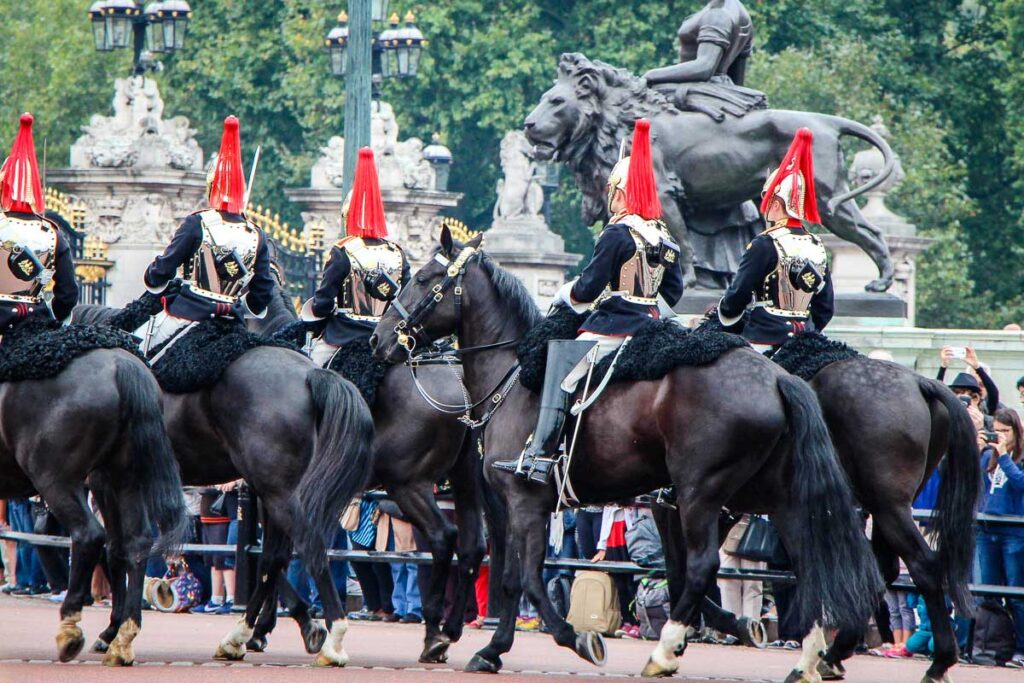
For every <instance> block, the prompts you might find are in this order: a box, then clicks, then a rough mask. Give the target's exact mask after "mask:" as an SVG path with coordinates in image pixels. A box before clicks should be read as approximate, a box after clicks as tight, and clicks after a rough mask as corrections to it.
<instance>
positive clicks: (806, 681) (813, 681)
mask: <svg viewBox="0 0 1024 683" xmlns="http://www.w3.org/2000/svg"><path fill="white" fill-rule="evenodd" d="M820 681H821V677H819V676H813V675H810V674H806V673H804V672H803V671H797V670H796V669H793V670H792V671H790V672H789V675H788V676H786V680H785V681H784V683H819V682H820Z"/></svg>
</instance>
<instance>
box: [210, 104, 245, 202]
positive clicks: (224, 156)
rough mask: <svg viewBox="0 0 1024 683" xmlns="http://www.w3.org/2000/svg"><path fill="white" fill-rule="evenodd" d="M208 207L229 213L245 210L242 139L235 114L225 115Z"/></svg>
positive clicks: (211, 181)
mask: <svg viewBox="0 0 1024 683" xmlns="http://www.w3.org/2000/svg"><path fill="white" fill-rule="evenodd" d="M210 208H211V209H217V210H218V211H228V212H230V213H242V212H243V211H244V210H245V169H244V168H242V140H241V136H240V135H239V132H238V118H237V117H235V116H229V117H227V118H226V119H224V135H223V136H222V137H221V139H220V152H219V153H218V154H217V161H216V163H215V164H214V167H213V178H212V179H211V180H210Z"/></svg>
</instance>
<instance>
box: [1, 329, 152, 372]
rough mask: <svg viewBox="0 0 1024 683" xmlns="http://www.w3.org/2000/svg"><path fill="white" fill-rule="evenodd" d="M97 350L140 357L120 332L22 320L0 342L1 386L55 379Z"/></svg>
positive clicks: (135, 346) (134, 344) (133, 342)
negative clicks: (30, 380) (31, 380)
mask: <svg viewBox="0 0 1024 683" xmlns="http://www.w3.org/2000/svg"><path fill="white" fill-rule="evenodd" d="M97 349H124V350H125V351H130V352H131V353H133V354H135V355H136V356H138V357H139V358H141V357H142V355H141V354H140V353H139V347H138V340H137V339H136V338H135V337H133V336H132V335H130V334H128V333H126V332H122V331H121V330H115V329H113V328H110V327H93V326H91V325H61V324H60V323H58V322H56V321H54V320H42V319H39V320H33V319H29V320H24V321H22V322H20V323H18V324H17V325H15V327H14V329H13V330H11V331H9V332H7V333H6V334H4V335H3V340H2V341H0V382H17V381H20V380H25V379H50V378H52V377H56V376H57V375H59V374H60V373H61V372H63V371H64V369H65V368H66V367H67V366H68V365H69V364H70V363H71V361H73V360H75V359H76V358H78V357H79V356H82V355H84V354H86V353H88V352H89V351H95V350H97Z"/></svg>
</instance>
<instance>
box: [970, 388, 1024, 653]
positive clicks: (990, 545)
mask: <svg viewBox="0 0 1024 683" xmlns="http://www.w3.org/2000/svg"><path fill="white" fill-rule="evenodd" d="M993 426H994V431H995V438H994V439H993V441H994V443H990V444H988V445H987V446H986V447H985V448H984V449H983V450H982V453H981V467H982V473H983V479H984V495H983V499H982V502H981V505H980V506H979V512H983V513H985V514H988V515H994V516H996V515H998V516H1005V515H1016V516H1022V515H1024V426H1022V425H1021V420H1020V417H1019V416H1018V415H1017V412H1016V411H1014V410H1010V409H1009V408H1002V409H1000V410H999V411H997V412H996V414H995V420H994V425H993ZM992 436H993V435H991V434H989V435H987V437H988V439H991V437H992ZM988 439H987V440H988ZM977 547H978V562H979V564H980V566H981V577H980V578H981V583H984V584H992V585H996V586H1014V587H1024V528H1022V527H1019V526H1008V525H1004V524H995V523H992V522H985V521H979V522H978V532H977ZM1007 602H1008V603H1009V604H1008V606H1009V609H1010V612H1011V613H1012V614H1013V622H1014V630H1015V638H1016V646H1015V650H1014V655H1013V661H1014V662H1016V663H1017V664H1019V665H1022V666H1024V600H1008V601H1007Z"/></svg>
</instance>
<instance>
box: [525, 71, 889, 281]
mask: <svg viewBox="0 0 1024 683" xmlns="http://www.w3.org/2000/svg"><path fill="white" fill-rule="evenodd" d="M640 117H644V118H648V119H650V121H651V135H652V144H653V150H652V153H653V157H654V169H655V175H656V178H657V184H658V188H659V191H660V194H661V197H660V199H661V203H662V205H663V207H664V210H665V213H664V220H665V222H666V224H667V225H668V227H669V230H670V231H671V232H672V234H673V235H674V236H675V238H676V239H677V240H678V242H679V245H680V247H681V248H682V253H681V255H680V259H681V261H682V264H683V275H684V278H685V279H686V282H687V285H688V286H690V285H693V284H694V283H695V282H696V281H697V270H695V266H696V267H697V269H699V270H701V271H704V272H703V273H702V274H705V273H707V274H710V276H711V280H712V281H713V282H714V283H715V284H717V285H718V286H722V284H724V282H727V281H728V279H729V278H731V275H732V272H734V271H735V264H734V263H733V262H732V261H730V260H729V259H737V258H738V256H739V254H741V253H742V252H743V248H744V247H745V245H746V240H749V237H746V238H744V239H742V240H741V243H736V244H733V243H732V242H730V243H728V244H724V243H723V241H722V240H723V237H722V231H723V229H724V228H726V227H728V226H727V225H726V222H725V221H724V219H723V218H722V217H723V216H729V215H730V214H732V213H733V212H735V211H737V210H738V207H742V206H743V205H744V204H745V203H747V202H748V201H751V200H759V199H760V192H761V188H762V187H763V186H764V181H765V178H766V176H767V172H768V169H769V168H770V167H772V166H773V165H774V164H776V163H777V162H778V160H779V159H781V158H782V157H783V156H784V155H785V153H786V149H787V147H788V145H789V143H790V141H791V140H792V139H793V137H794V136H795V135H796V131H797V130H798V129H800V128H803V127H806V128H809V129H810V130H811V131H812V133H813V134H814V138H815V140H816V141H817V144H816V146H815V153H814V166H815V169H816V175H817V185H818V191H819V194H818V199H819V206H820V210H821V214H822V218H823V221H822V223H823V225H824V226H825V227H826V228H827V229H828V230H830V231H831V232H833V233H835V234H836V235H838V236H839V237H841V238H843V239H845V240H847V241H850V242H853V243H854V244H856V245H858V246H859V247H861V248H862V249H864V251H866V252H867V253H868V255H869V256H870V257H871V259H872V260H873V261H874V262H875V264H876V265H877V266H878V271H879V277H878V279H876V280H874V281H872V282H871V283H869V284H868V285H867V288H866V289H867V290H868V291H872V292H883V291H885V290H887V289H888V288H889V287H890V285H891V284H892V279H893V263H892V258H891V256H890V254H889V247H888V245H887V244H886V242H885V239H884V236H883V233H882V231H881V230H880V229H879V228H878V227H877V226H875V225H873V224H872V223H871V222H869V221H868V220H867V219H866V218H865V217H864V215H863V214H862V213H861V212H860V209H859V208H858V207H857V205H856V203H855V202H852V201H850V200H851V199H853V198H854V197H857V196H859V195H861V194H863V193H865V192H867V191H868V190H870V189H872V188H874V187H876V186H877V185H878V184H879V183H881V182H884V180H885V179H886V178H887V177H888V176H889V173H890V172H891V171H892V169H893V166H894V163H895V162H894V157H893V153H892V150H891V149H890V148H889V145H888V144H887V143H886V142H885V140H883V139H882V138H881V137H880V136H879V135H878V134H877V133H875V132H874V131H873V130H871V129H870V128H868V127H867V126H864V125H862V124H860V123H857V122H856V121H851V120H849V119H845V118H842V117H839V116H829V115H826V114H817V113H812V112H798V111H786V110H779V109H753V110H751V111H749V112H747V113H745V114H744V115H743V116H742V117H736V116H732V115H730V116H725V117H724V118H723V119H722V120H721V121H716V120H715V119H714V118H712V117H711V116H708V115H707V114H705V113H701V112H696V111H681V110H680V109H679V107H678V106H677V103H676V102H675V100H674V99H669V98H668V97H666V96H665V95H664V94H662V93H660V92H658V91H657V90H655V89H652V88H649V87H648V86H647V82H646V81H645V80H644V79H643V78H638V77H636V76H634V75H632V74H630V73H628V72H627V71H625V70H624V69H617V68H615V67H612V66H610V65H608V64H605V63H603V62H599V61H596V60H595V61H592V60H590V59H588V58H587V57H585V56H584V55H582V54H578V53H573V54H564V55H562V57H561V60H560V61H559V66H558V78H557V80H556V81H555V84H554V86H552V87H551V89H549V90H548V91H547V92H546V93H544V95H543V96H542V97H541V100H540V103H539V104H538V105H537V107H536V108H535V109H534V110H533V112H532V113H530V115H529V116H528V117H527V118H526V121H525V130H526V136H527V138H528V139H529V140H530V142H531V143H532V144H533V145H534V155H535V157H536V158H537V159H555V160H557V161H561V162H563V163H565V164H566V165H567V166H568V167H569V168H570V169H572V171H573V172H574V173H575V175H576V182H577V185H579V187H580V190H581V191H582V192H583V195H584V198H583V219H584V222H585V223H587V224H588V225H589V224H592V223H594V222H595V221H598V220H605V219H607V207H606V205H605V186H606V184H607V179H608V174H609V173H610V172H611V169H612V167H613V166H614V165H615V163H616V162H617V161H618V159H619V150H620V148H621V146H622V143H623V140H624V139H626V138H627V137H628V136H629V134H630V132H631V131H632V129H633V124H634V121H635V120H636V119H637V118H640ZM842 136H851V137H856V138H860V139H861V140H864V141H865V142H867V143H869V144H871V145H873V146H875V147H876V148H878V149H879V151H881V153H882V155H883V157H884V158H885V168H884V169H883V171H882V173H880V174H879V175H878V176H877V177H876V178H874V179H872V180H871V181H869V182H868V183H866V184H865V185H862V186H861V187H858V188H856V189H854V190H850V188H849V185H848V184H847V181H846V172H845V170H844V168H843V154H842V148H841V146H840V138H841V137H842ZM732 241H733V242H736V241H737V240H736V239H733V240H732ZM723 263H724V264H726V265H725V266H723V265H722V264H723ZM704 281H705V279H704V278H702V283H703V282H704Z"/></svg>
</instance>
